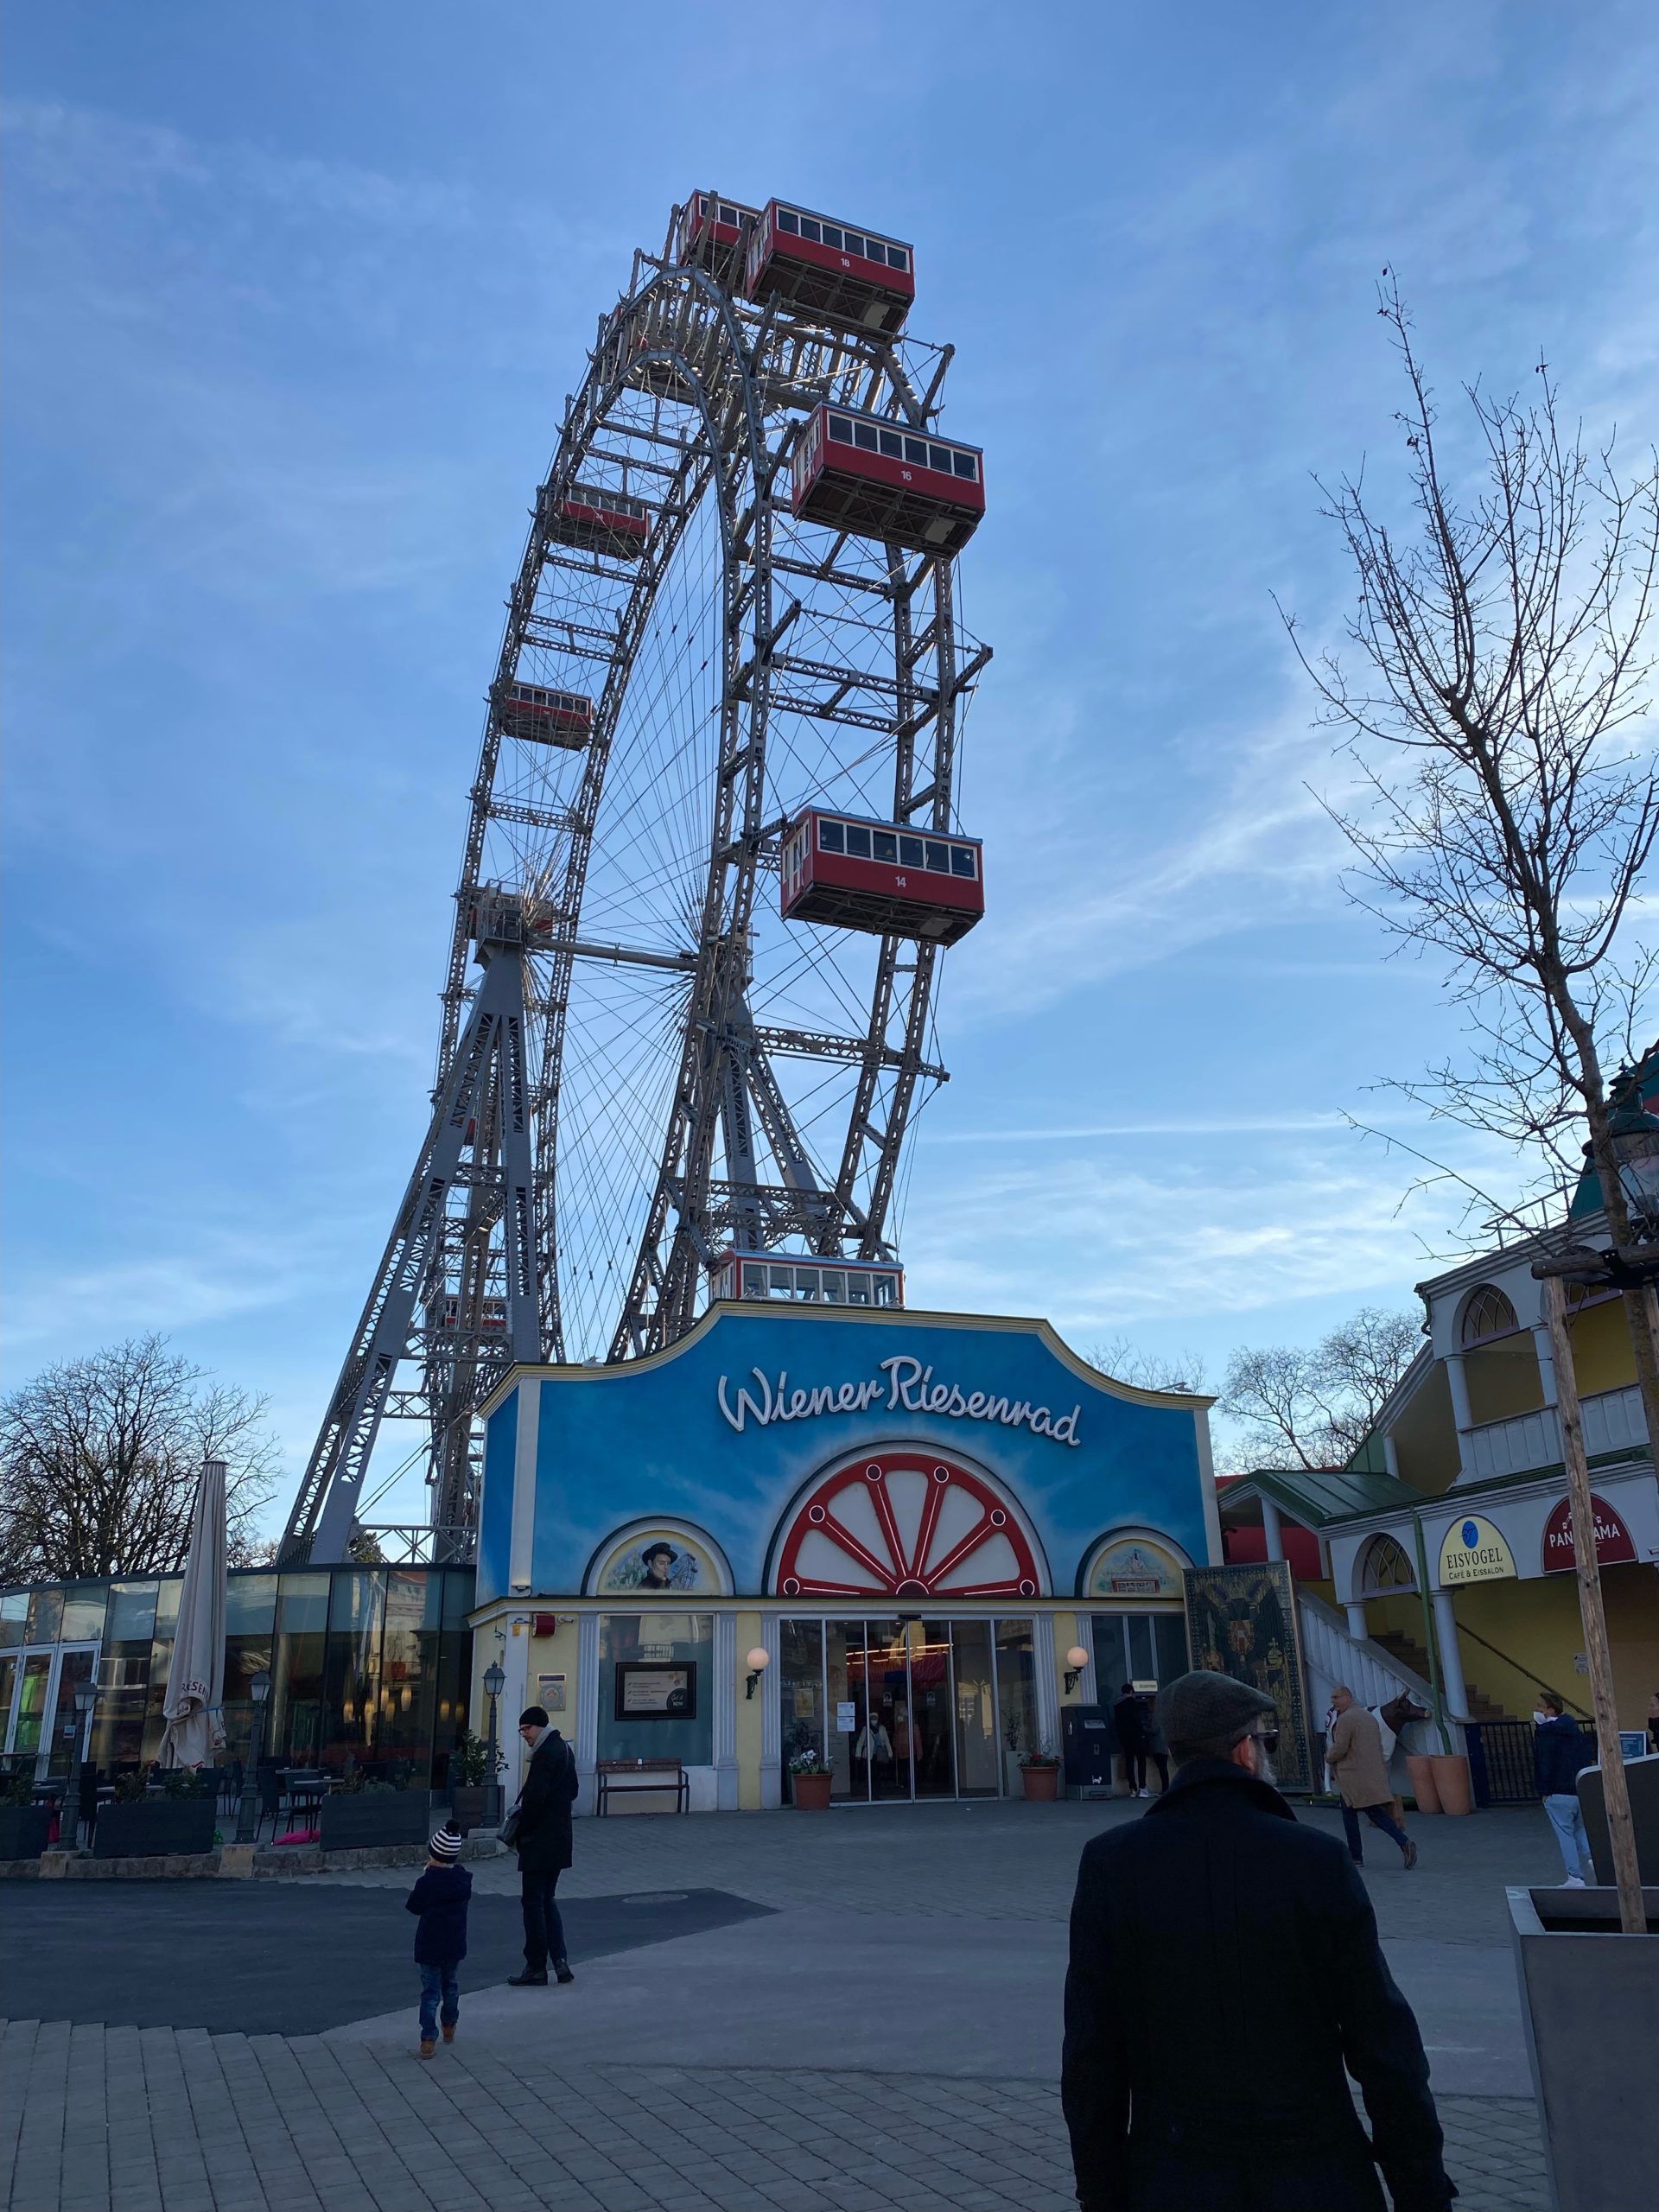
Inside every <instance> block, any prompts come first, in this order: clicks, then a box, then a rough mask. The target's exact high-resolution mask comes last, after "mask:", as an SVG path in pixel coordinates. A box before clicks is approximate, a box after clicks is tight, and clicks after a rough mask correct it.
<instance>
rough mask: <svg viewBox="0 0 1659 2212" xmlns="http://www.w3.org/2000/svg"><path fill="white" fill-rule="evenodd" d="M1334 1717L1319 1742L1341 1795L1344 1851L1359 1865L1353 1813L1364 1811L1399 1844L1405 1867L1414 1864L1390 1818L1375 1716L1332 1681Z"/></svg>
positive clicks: (1410, 1847)
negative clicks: (1329, 1730) (1326, 1732)
mask: <svg viewBox="0 0 1659 2212" xmlns="http://www.w3.org/2000/svg"><path fill="white" fill-rule="evenodd" d="M1331 1706H1332V1712H1333V1713H1335V1715H1336V1718H1335V1719H1334V1720H1333V1721H1332V1725H1331V1733H1330V1737H1329V1738H1328V1740H1327V1741H1326V1744H1325V1764H1326V1766H1328V1767H1329V1768H1330V1770H1331V1771H1332V1775H1333V1776H1334V1777H1336V1784H1337V1791H1338V1796H1340V1797H1341V1799H1342V1826H1343V1832H1344V1834H1345V1835H1346V1836H1347V1838H1348V1855H1349V1856H1350V1858H1351V1859H1352V1860H1353V1862H1354V1864H1355V1866H1363V1864H1364V1859H1365V1854H1364V1850H1363V1846H1362V1845H1361V1842H1360V1835H1359V1816H1360V1815H1361V1814H1362V1813H1363V1814H1364V1815H1365V1817H1366V1819H1367V1820H1368V1821H1370V1824H1371V1826H1372V1827H1374V1828H1381V1829H1382V1831H1383V1834H1384V1835H1385V1836H1387V1837H1389V1839H1390V1840H1391V1841H1393V1842H1395V1843H1397V1844H1398V1845H1399V1847H1400V1853H1401V1856H1402V1858H1403V1859H1404V1860H1405V1862H1406V1870H1407V1872H1410V1870H1411V1869H1412V1868H1413V1867H1414V1866H1415V1865H1416V1864H1417V1847H1416V1845H1415V1844H1414V1842H1413V1841H1412V1840H1411V1838H1410V1837H1409V1836H1408V1834H1406V1832H1405V1830H1404V1828H1402V1827H1401V1825H1400V1823H1399V1822H1398V1821H1396V1820H1395V1817H1394V1811H1393V1808H1392V1805H1391V1803H1390V1802H1389V1801H1390V1799H1391V1798H1392V1796H1393V1794H1394V1793H1393V1792H1392V1790H1390V1789H1389V1766H1388V1761H1387V1760H1386V1759H1385V1758H1383V1732H1382V1730H1381V1729H1380V1728H1379V1727H1378V1726H1377V1725H1376V1714H1375V1713H1368V1712H1367V1711H1366V1710H1365V1707H1363V1705H1360V1704H1358V1703H1357V1701H1356V1700H1355V1697H1354V1694H1353V1692H1352V1691H1351V1689H1350V1688H1348V1685H1347V1684H1346V1683H1345V1682H1338V1685H1337V1688H1336V1691H1335V1694H1334V1695H1333V1696H1332V1700H1331Z"/></svg>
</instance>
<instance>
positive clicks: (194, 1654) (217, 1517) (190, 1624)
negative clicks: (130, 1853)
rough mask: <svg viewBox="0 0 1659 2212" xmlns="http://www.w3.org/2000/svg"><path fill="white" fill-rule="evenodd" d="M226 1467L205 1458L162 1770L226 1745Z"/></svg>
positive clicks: (197, 1761)
mask: <svg viewBox="0 0 1659 2212" xmlns="http://www.w3.org/2000/svg"><path fill="white" fill-rule="evenodd" d="M225 1473H226V1468H225V1462H224V1461H223V1460H222V1459H204V1460H203V1461H202V1463H201V1481H200V1484H199V1485H198V1487H197V1491H196V1509H195V1512H194V1515H193V1516H192V1518H191V1522H190V1551H189V1556H188V1558H187V1559H186V1560H185V1563H184V1586H183V1587H182V1588H181V1590H180V1592H179V1624H178V1630H177V1633H176V1634H175V1637H174V1639H173V1657H172V1661H171V1663H170V1664H169V1666H168V1675H167V1695H166V1697H165V1698H164V1699H163V1700H162V1713H163V1714H164V1715H165V1716H166V1719H167V1732H166V1734H165V1735H164V1736H163V1737H162V1753H161V1759H160V1764H162V1766H205V1765H206V1764H207V1760H208V1758H209V1756H210V1754H211V1753H213V1751H217V1750H218V1749H219V1746H220V1745H222V1744H223V1743H224V1741H225V1722H224V1718H223V1715H222V1714H221V1713H220V1711H219V1707H221V1705H222V1704H223V1703H224V1700H225V1564H226V1561H225Z"/></svg>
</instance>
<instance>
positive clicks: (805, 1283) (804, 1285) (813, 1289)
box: [795, 1268, 818, 1298]
mask: <svg viewBox="0 0 1659 2212" xmlns="http://www.w3.org/2000/svg"><path fill="white" fill-rule="evenodd" d="M817 1294H818V1271H817V1268H796V1270H795V1295H796V1297H797V1298H817Z"/></svg>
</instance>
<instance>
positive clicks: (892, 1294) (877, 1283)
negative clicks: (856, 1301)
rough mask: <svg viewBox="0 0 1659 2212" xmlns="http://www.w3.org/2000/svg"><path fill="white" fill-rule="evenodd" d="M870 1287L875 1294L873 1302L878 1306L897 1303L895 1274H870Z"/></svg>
mask: <svg viewBox="0 0 1659 2212" xmlns="http://www.w3.org/2000/svg"><path fill="white" fill-rule="evenodd" d="M870 1287H871V1289H872V1290H873V1291H874V1294H875V1303H876V1304H877V1305H878V1306H896V1305H897V1304H898V1303H899V1278H898V1276H897V1275H872V1276H871V1278H870Z"/></svg>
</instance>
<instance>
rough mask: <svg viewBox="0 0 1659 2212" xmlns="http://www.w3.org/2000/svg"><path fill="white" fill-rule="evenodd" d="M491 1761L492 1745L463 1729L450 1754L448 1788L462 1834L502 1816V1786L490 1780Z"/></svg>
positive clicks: (452, 1811)
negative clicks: (500, 1805)
mask: <svg viewBox="0 0 1659 2212" xmlns="http://www.w3.org/2000/svg"><path fill="white" fill-rule="evenodd" d="M489 1764H490V1747H489V1745H487V1744H486V1742H485V1741H484V1738H482V1737H481V1736H474V1734H473V1732H472V1731H471V1730H470V1729H467V1728H463V1729H462V1730H461V1735H460V1737H459V1738H458V1739H457V1741H456V1744H455V1748H454V1751H451V1752H450V1754H449V1791H448V1799H449V1815H450V1818H451V1819H452V1820H453V1821H454V1824H455V1826H456V1827H458V1828H459V1829H460V1830H461V1834H463V1835H465V1834H467V1830H468V1829H469V1828H481V1827H488V1826H489V1825H490V1823H491V1822H492V1821H496V1820H499V1818H500V1812H499V1802H498V1801H499V1796H500V1789H499V1784H497V1783H493V1781H492V1779H491V1777H490V1771H489Z"/></svg>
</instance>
